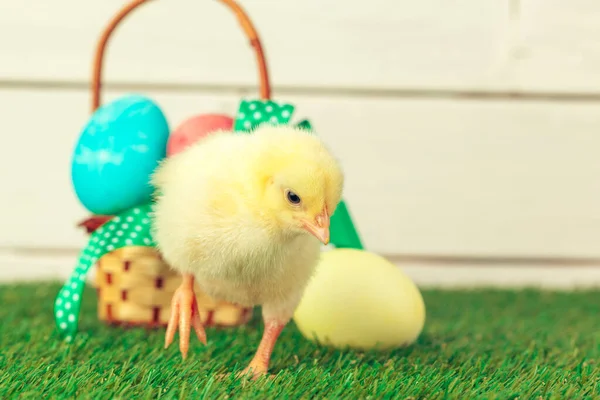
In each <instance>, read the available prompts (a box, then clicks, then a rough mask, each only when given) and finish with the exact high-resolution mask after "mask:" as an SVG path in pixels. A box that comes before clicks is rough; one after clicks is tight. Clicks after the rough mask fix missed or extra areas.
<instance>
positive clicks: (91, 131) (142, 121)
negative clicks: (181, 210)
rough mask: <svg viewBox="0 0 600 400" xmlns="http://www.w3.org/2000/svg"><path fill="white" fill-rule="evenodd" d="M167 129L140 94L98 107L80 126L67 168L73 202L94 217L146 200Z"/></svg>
mask: <svg viewBox="0 0 600 400" xmlns="http://www.w3.org/2000/svg"><path fill="white" fill-rule="evenodd" d="M168 138H169V126H168V124H167V120H166V118H165V116H164V114H163V113H162V111H161V110H160V108H159V107H158V106H157V105H156V104H155V103H154V102H152V101H151V100H150V99H148V98H146V97H143V96H126V97H123V98H120V99H118V100H116V101H113V102H110V103H107V104H105V105H103V106H101V107H99V108H98V109H97V110H96V112H94V114H92V116H91V117H90V120H89V122H88V123H87V125H86V126H85V127H84V128H83V131H82V132H81V135H80V137H79V140H78V142H77V145H76V147H75V151H74V154H73V160H72V166H71V178H72V181H73V186H74V188H75V193H76V194H77V197H78V198H79V201H81V203H82V204H83V206H84V207H85V208H87V209H88V210H89V211H90V212H92V213H94V214H108V215H113V214H116V213H119V212H121V211H123V210H125V209H128V208H130V207H134V206H136V205H139V204H142V203H145V202H148V201H149V200H150V199H151V197H152V192H153V188H152V186H151V185H150V175H151V174H152V173H153V172H154V169H155V168H156V167H157V166H158V163H159V161H160V160H162V159H163V158H164V157H165V156H166V151H167V141H168Z"/></svg>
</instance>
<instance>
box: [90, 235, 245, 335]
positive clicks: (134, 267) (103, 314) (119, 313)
mask: <svg viewBox="0 0 600 400" xmlns="http://www.w3.org/2000/svg"><path fill="white" fill-rule="evenodd" d="M96 267H97V272H96V281H95V287H96V290H97V293H98V318H99V319H100V320H102V321H105V322H108V323H111V324H125V325H145V326H164V325H166V324H167V322H168V321H169V316H170V314H171V297H172V296H173V293H174V292H175V289H177V287H178V286H179V284H180V283H181V276H180V275H179V274H177V273H175V272H174V271H172V270H171V269H170V268H169V266H168V265H167V264H166V263H165V262H164V260H163V259H162V258H161V257H160V254H159V252H158V251H156V250H155V249H153V248H150V247H141V246H129V247H124V248H121V249H118V250H115V251H113V252H111V253H109V254H106V255H105V256H103V257H102V258H101V259H100V260H99V261H98V262H97V263H96ZM195 293H196V299H197V300H198V308H199V310H200V319H201V320H202V323H203V324H204V325H206V326H222V327H228V326H236V325H240V324H244V323H246V322H247V321H248V320H249V318H250V317H251V315H252V310H251V309H249V308H242V307H239V306H236V305H233V304H229V303H226V302H217V301H215V300H213V299H212V298H210V297H209V296H206V295H205V294H204V293H203V292H202V290H201V289H200V288H199V287H198V286H197V285H196V287H195Z"/></svg>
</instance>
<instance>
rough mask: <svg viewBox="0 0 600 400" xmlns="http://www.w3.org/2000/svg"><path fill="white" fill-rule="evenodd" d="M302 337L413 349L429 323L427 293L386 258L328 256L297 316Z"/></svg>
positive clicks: (336, 252)
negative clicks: (413, 344)
mask: <svg viewBox="0 0 600 400" xmlns="http://www.w3.org/2000/svg"><path fill="white" fill-rule="evenodd" d="M294 322H295V323H296V325H297V326H298V329H299V330H300V332H301V333H302V334H303V335H304V336H305V337H306V338H308V339H310V340H316V341H317V342H319V343H322V344H326V345H330V346H333V347H352V348H357V349H364V350H367V349H373V348H378V349H389V348H394V347H401V346H407V345H410V344H412V343H413V342H414V341H415V340H416V339H417V337H418V336H419V334H420V333H421V331H422V329H423V326H424V324H425V303H424V302H423V297H422V296H421V292H420V291H419V289H418V288H417V286H416V285H415V284H414V282H413V281H412V280H411V279H410V278H409V277H408V276H407V275H406V274H404V272H403V271H402V270H401V269H400V268H399V267H397V266H396V265H394V264H392V263H391V262H389V261H388V260H386V259H385V258H383V257H381V256H379V255H377V254H373V253H370V252H367V251H364V250H355V249H333V250H330V251H327V252H324V253H323V254H322V256H321V261H320V263H319V265H318V266H317V269H316V271H315V275H314V276H313V278H312V279H311V281H310V282H309V284H308V286H307V288H306V291H305V293H304V295H303V297H302V300H301V302H300V304H299V306H298V308H297V309H296V312H295V314H294Z"/></svg>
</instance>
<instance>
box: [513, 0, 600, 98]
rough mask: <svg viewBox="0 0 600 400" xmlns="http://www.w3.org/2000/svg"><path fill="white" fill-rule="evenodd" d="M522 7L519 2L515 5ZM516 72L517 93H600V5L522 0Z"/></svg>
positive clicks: (581, 0)
mask: <svg viewBox="0 0 600 400" xmlns="http://www.w3.org/2000/svg"><path fill="white" fill-rule="evenodd" d="M515 3H517V2H515ZM519 3H520V6H519V10H518V13H519V18H518V23H517V24H515V25H514V26H513V28H514V29H516V32H514V36H513V39H514V41H513V46H514V49H513V56H514V58H513V63H512V67H511V69H510V74H511V76H510V77H509V76H507V79H510V80H511V81H513V82H514V86H515V87H516V88H522V89H526V90H527V89H528V90H536V91H573V92H582V93H590V92H595V93H597V92H599V91H600V2H599V1H597V0H569V1H565V0H520V2H519Z"/></svg>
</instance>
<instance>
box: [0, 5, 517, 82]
mask: <svg viewBox="0 0 600 400" xmlns="http://www.w3.org/2000/svg"><path fill="white" fill-rule="evenodd" d="M124 3H125V2H124V1H123V0H102V1H93V2H91V1H80V0H53V1H52V2H48V1H43V0H19V1H13V2H11V1H8V0H3V1H2V4H1V6H0V54H1V62H0V79H5V80H6V79H8V80H15V79H16V80H30V79H33V80H59V81H84V80H88V79H89V76H90V74H91V72H90V68H91V60H92V55H93V50H94V48H95V45H96V40H97V38H98V36H99V35H100V32H101V30H102V29H103V28H104V26H105V25H106V23H107V22H108V20H109V18H110V17H111V16H112V15H113V14H114V13H115V12H116V11H117V10H118V9H119V8H120V7H121V6H122V5H123V4H124ZM240 3H241V4H242V5H243V6H244V7H245V8H246V10H247V12H248V13H249V14H250V16H251V18H252V20H253V21H254V22H255V24H256V26H257V29H258V31H259V33H260V35H261V37H262V40H263V42H264V43H263V44H264V47H265V49H266V54H267V57H268V63H269V66H270V70H271V75H272V79H273V83H274V84H275V86H300V87H305V86H317V87H361V88H380V89H381V88H383V89H390V88H400V87H403V88H407V87H408V88H415V87H418V88H434V89H438V88H488V87H489V88H493V87H496V86H499V85H502V84H503V82H502V76H503V75H502V73H503V68H505V65H504V63H505V62H506V58H505V55H506V54H507V52H508V49H506V48H505V47H504V46H505V45H506V44H507V43H506V40H505V35H506V29H507V25H506V22H507V17H508V11H507V9H508V3H507V2H506V1H497V0H455V1H447V0H420V1H412V0H411V1H409V0H373V1H368V2H366V1H357V0H304V1H295V0H261V1H250V0H241V1H240ZM106 77H107V80H108V81H111V82H116V81H118V82H140V81H141V82H151V83H156V82H163V83H164V82H169V83H184V84H189V83H200V84H211V85H213V84H225V85H231V84H233V85H236V84H243V85H254V84H255V83H256V80H257V77H256V67H255V61H254V56H253V54H252V53H251V50H250V48H249V46H248V45H247V42H246V39H245V38H244V37H243V36H242V33H241V30H240V29H239V27H238V24H237V21H236V19H235V17H233V15H231V14H230V12H229V11H228V10H227V9H226V8H225V7H224V6H223V5H222V4H219V2H217V1H201V0H200V1H199V0H168V1H167V0H157V1H152V2H150V3H149V4H145V5H143V6H142V7H141V8H139V9H138V10H137V11H136V12H135V13H134V14H132V15H131V16H130V17H129V18H128V19H127V20H126V21H125V22H124V23H123V24H122V25H121V26H120V27H119V28H118V30H117V32H116V33H115V36H114V40H112V41H111V43H110V45H109V53H108V57H107V69H106Z"/></svg>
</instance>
